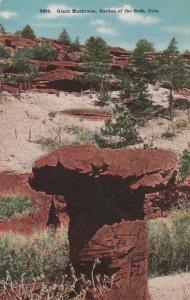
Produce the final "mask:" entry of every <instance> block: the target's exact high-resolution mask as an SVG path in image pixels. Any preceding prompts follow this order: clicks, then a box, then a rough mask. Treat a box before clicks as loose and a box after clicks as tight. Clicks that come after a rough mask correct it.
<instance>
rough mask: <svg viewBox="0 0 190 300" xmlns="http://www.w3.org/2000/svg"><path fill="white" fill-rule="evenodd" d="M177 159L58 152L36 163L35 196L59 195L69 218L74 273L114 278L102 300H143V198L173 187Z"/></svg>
mask: <svg viewBox="0 0 190 300" xmlns="http://www.w3.org/2000/svg"><path fill="white" fill-rule="evenodd" d="M176 174H177V159H176V156H175V154H173V153H172V152H170V151H166V150H149V151H145V150H144V151H143V150H126V149H118V150H112V149H99V148H95V147H93V146H90V145H84V146H74V147H68V148H64V149H62V150H58V151H56V152H54V153H52V154H50V155H49V156H47V157H44V158H42V159H41V160H39V161H38V162H37V163H36V164H35V166H34V168H33V175H32V176H31V178H30V184H31V186H32V187H33V188H35V189H36V190H43V191H45V192H46V193H48V194H52V195H55V194H57V195H63V196H64V199H65V201H66V202H67V204H68V212H69V215H70V224H69V242H70V251H71V259H72V262H73V264H74V266H75V267H76V269H77V270H78V271H79V272H83V273H85V274H90V273H91V270H92V265H93V263H94V260H95V259H96V258H99V259H100V260H101V264H100V265H99V266H98V267H97V268H96V272H97V273H100V274H101V273H103V274H105V273H106V274H113V273H114V274H115V283H114V287H113V289H112V290H111V291H110V292H108V293H107V294H106V295H105V297H104V300H116V299H120V300H126V299H130V300H147V299H149V294H148V287H147V252H148V250H147V231H146V221H145V220H144V199H145V193H149V192H155V191H159V190H161V189H166V188H167V187H169V186H170V185H173V184H174V182H175V178H176Z"/></svg>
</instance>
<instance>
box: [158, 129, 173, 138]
mask: <svg viewBox="0 0 190 300" xmlns="http://www.w3.org/2000/svg"><path fill="white" fill-rule="evenodd" d="M174 136H175V134H174V133H172V132H169V131H166V132H164V133H162V134H161V137H162V138H164V139H172V138H173V137H174Z"/></svg>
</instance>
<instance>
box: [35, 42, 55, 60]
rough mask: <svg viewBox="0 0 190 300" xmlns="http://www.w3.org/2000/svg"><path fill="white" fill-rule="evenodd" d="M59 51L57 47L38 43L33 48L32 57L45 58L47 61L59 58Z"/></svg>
mask: <svg viewBox="0 0 190 300" xmlns="http://www.w3.org/2000/svg"><path fill="white" fill-rule="evenodd" d="M57 58H58V52H57V50H56V48H55V47H53V46H51V45H48V44H42V45H36V46H34V47H33V48H32V59H36V60H45V61H53V60H57Z"/></svg>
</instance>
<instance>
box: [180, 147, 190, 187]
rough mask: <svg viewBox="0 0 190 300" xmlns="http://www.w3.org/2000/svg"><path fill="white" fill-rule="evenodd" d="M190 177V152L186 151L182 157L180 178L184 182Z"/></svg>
mask: <svg viewBox="0 0 190 300" xmlns="http://www.w3.org/2000/svg"><path fill="white" fill-rule="evenodd" d="M188 175H190V150H188V149H185V150H184V151H183V153H182V155H181V166H180V177H181V180H182V181H183V180H184V179H185V178H186V177H187V176H188Z"/></svg>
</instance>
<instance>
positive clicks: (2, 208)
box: [0, 195, 33, 220]
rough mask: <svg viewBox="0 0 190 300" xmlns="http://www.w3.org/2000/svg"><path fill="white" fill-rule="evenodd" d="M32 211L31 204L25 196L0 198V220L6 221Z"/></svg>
mask: <svg viewBox="0 0 190 300" xmlns="http://www.w3.org/2000/svg"><path fill="white" fill-rule="evenodd" d="M32 211H33V204H32V202H31V201H30V200H29V199H28V198H27V197H25V196H11V195H8V196H2V197H0V219H3V220H4V219H8V218H10V217H12V216H16V215H21V214H25V213H29V212H32Z"/></svg>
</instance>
